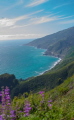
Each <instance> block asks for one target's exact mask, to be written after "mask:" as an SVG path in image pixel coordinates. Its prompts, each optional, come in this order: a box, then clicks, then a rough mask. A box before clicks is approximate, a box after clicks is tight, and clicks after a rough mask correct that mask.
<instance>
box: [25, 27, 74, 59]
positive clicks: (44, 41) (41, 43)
mask: <svg viewBox="0 0 74 120" xmlns="http://www.w3.org/2000/svg"><path fill="white" fill-rule="evenodd" d="M62 44H63V45H62ZM27 45H29V46H35V47H37V48H42V49H47V50H46V52H45V55H53V56H55V57H60V58H63V57H64V56H65V55H66V54H67V52H68V51H69V49H70V48H71V47H72V46H74V27H71V28H68V29H65V30H62V31H59V32H57V33H54V34H51V35H47V36H45V37H42V38H39V39H36V40H33V41H32V42H30V43H28V44H27ZM61 45H62V46H61ZM66 45H67V46H66ZM60 47H61V50H60ZM53 48H54V49H53ZM63 49H64V53H63V52H62V51H63ZM59 50H60V51H59ZM56 53H57V54H56Z"/></svg>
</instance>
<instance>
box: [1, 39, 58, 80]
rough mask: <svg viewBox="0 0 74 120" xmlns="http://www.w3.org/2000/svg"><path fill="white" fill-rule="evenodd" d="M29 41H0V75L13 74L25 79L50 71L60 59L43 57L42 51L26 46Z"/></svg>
mask: <svg viewBox="0 0 74 120" xmlns="http://www.w3.org/2000/svg"><path fill="white" fill-rule="evenodd" d="M30 41H31V40H15V41H14V40H10V41H9V40H6V41H0V74H4V73H10V74H14V75H15V76H16V78H18V79H20V78H22V79H27V78H29V77H32V76H37V75H40V74H42V73H44V72H45V71H47V70H49V69H51V68H52V67H53V66H54V65H55V64H56V63H57V62H58V61H59V60H60V59H59V58H56V57H53V56H45V55H43V53H44V52H45V50H44V49H37V48H35V47H30V46H26V45H23V44H26V43H28V42H30Z"/></svg>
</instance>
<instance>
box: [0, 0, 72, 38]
mask: <svg viewBox="0 0 74 120" xmlns="http://www.w3.org/2000/svg"><path fill="white" fill-rule="evenodd" d="M72 26H74V0H0V40H6V39H7V40H8V39H34V38H40V37H42V36H45V35H49V34H52V33H54V32H57V31H59V30H63V29H66V28H69V27H72Z"/></svg>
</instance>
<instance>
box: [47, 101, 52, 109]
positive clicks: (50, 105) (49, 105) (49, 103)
mask: <svg viewBox="0 0 74 120" xmlns="http://www.w3.org/2000/svg"><path fill="white" fill-rule="evenodd" d="M51 102H52V100H49V101H48V107H49V108H50V109H52V104H51Z"/></svg>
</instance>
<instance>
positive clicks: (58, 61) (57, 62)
mask: <svg viewBox="0 0 74 120" xmlns="http://www.w3.org/2000/svg"><path fill="white" fill-rule="evenodd" d="M30 47H34V48H35V49H43V48H38V47H36V46H30ZM43 50H45V51H44V52H42V55H43V56H50V57H55V58H58V60H57V61H56V62H54V64H53V65H52V66H51V67H50V68H49V69H47V70H45V71H44V72H41V73H39V75H37V76H40V75H43V74H45V73H46V72H48V71H50V70H51V69H53V68H54V67H55V66H56V65H57V64H59V63H60V62H61V61H62V59H61V58H59V57H56V56H52V55H49V54H48V55H46V54H45V52H46V50H47V49H43ZM37 76H35V77H37Z"/></svg>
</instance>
